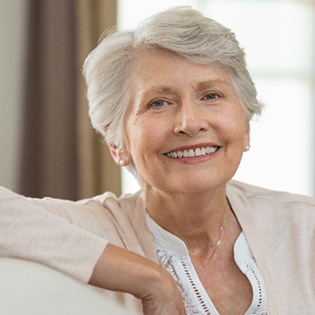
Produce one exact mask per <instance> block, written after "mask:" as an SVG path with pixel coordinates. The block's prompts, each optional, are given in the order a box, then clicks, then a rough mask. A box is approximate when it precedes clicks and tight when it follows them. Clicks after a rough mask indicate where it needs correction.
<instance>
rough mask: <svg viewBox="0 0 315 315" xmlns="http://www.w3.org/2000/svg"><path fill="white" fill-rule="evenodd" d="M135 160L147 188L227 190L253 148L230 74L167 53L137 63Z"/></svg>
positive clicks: (132, 120) (132, 116)
mask: <svg viewBox="0 0 315 315" xmlns="http://www.w3.org/2000/svg"><path fill="white" fill-rule="evenodd" d="M132 73H133V75H132V88H131V95H132V98H131V102H130V104H129V109H128V111H127V115H126V136H127V143H128V154H130V158H131V159H132V160H133V162H134V164H135V166H136V169H137V172H138V175H139V177H140V180H141V182H142V186H143V188H146V189H155V190H159V191H163V192H166V193H174V192H184V193H187V192H191V193H194V192H195V193H197V192H203V191H209V189H210V190H211V189H216V188H217V187H219V186H220V185H221V186H222V185H225V184H226V183H227V182H228V181H229V180H230V179H231V177H232V176H233V175H234V173H235V172H236V169H237V168H238V165H239V163H240V160H241V157H242V154H243V151H244V149H245V147H246V146H247V145H248V144H249V122H248V121H247V119H246V118H245V117H244V111H243V109H242V106H241V104H240V102H239V99H238V97H237V94H236V92H235V90H234V88H233V84H232V81H231V78H230V76H229V74H228V73H227V72H225V71H224V70H223V69H220V68H218V67H216V66H208V65H207V66H205V65H198V64H194V63H191V62H189V61H187V60H185V59H184V58H182V57H179V56H177V55H176V54H173V53H171V52H168V51H165V50H162V49H151V50H147V51H145V52H143V53H142V54H141V55H140V56H138V57H137V59H136V60H135V63H134V68H133V72H132Z"/></svg>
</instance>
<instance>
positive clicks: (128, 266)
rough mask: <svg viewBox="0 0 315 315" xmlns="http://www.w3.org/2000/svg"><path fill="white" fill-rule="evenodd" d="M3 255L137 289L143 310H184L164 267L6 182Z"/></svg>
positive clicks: (0, 237) (1, 198)
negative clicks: (8, 186)
mask: <svg viewBox="0 0 315 315" xmlns="http://www.w3.org/2000/svg"><path fill="white" fill-rule="evenodd" d="M69 206H71V205H70V204H69ZM0 256H6V257H17V258H21V259H26V260H32V261H35V262H38V263H41V264H44V265H47V266H49V267H52V268H55V269H57V270H59V271H62V272H64V273H66V274H69V275H70V276H72V277H74V278H76V279H78V280H81V281H83V282H90V284H93V285H96V286H99V287H101V288H104V289H108V290H114V291H122V292H128V293H130V294H133V295H134V296H136V297H137V298H139V299H141V300H142V304H143V310H144V314H150V315H158V314H163V315H167V314H170V315H177V314H178V315H182V314H185V312H184V307H183V305H182V304H183V302H182V298H181V296H180V293H179V292H178V290H177V287H176V285H175V283H174V282H173V280H172V279H171V277H170V276H169V274H168V273H167V272H166V271H165V270H164V269H163V268H162V267H160V266H159V265H157V264H156V263H154V262H151V261H149V260H148V259H146V258H144V257H142V256H139V255H137V254H135V253H133V252H130V251H128V250H126V249H123V248H119V247H117V246H114V245H110V244H108V242H107V241H106V240H105V239H103V238H102V237H99V236H97V235H95V234H93V233H91V232H89V231H86V230H84V229H82V228H81V227H79V226H76V225H74V224H71V223H69V221H67V220H66V219H65V218H62V217H59V216H58V215H55V214H51V213H49V212H47V209H45V208H44V206H43V204H40V203H34V202H32V201H31V200H30V199H28V198H25V197H24V196H21V195H18V194H16V193H14V192H11V191H10V190H8V189H5V188H1V187H0ZM89 280H90V281H89Z"/></svg>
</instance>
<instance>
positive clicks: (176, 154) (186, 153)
mask: <svg viewBox="0 0 315 315" xmlns="http://www.w3.org/2000/svg"><path fill="white" fill-rule="evenodd" d="M219 148H220V147H218V146H213V147H201V148H196V149H187V150H182V151H172V152H168V153H166V154H165V155H166V156H167V157H169V158H172V159H178V158H194V157H199V156H204V155H209V154H213V153H215V152H216V151H218V150H219Z"/></svg>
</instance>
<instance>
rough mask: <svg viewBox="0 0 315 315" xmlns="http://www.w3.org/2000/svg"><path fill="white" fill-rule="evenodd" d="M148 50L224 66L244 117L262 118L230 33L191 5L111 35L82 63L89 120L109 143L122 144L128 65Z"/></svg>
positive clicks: (233, 38)
mask: <svg viewBox="0 0 315 315" xmlns="http://www.w3.org/2000/svg"><path fill="white" fill-rule="evenodd" d="M152 47H158V48H163V49H166V50H169V51H172V52H174V53H176V54H178V55H180V56H182V57H184V58H187V59H189V60H191V61H192V62H195V63H198V64H216V65H219V66H221V67H223V68H224V69H226V70H227V71H228V72H229V73H230V75H231V78H232V81H233V84H234V86H235V88H236V91H237V93H238V96H239V99H240V102H241V103H242V105H243V108H244V113H245V115H246V117H247V118H248V119H251V118H252V116H253V115H255V114H256V115H258V114H260V112H261V109H262V104H261V103H260V102H259V101H258V100H257V92H256V88H255V85H254V83H253V81H252V79H251V77H250V75H249V73H248V70H247V68H246V62H245V54H244V51H243V50H242V49H241V48H240V46H239V43H238V41H237V40H236V38H235V35H234V33H232V32H231V31H230V30H229V29H228V28H226V27H225V26H223V25H221V24H219V23H217V22H216V21H214V20H212V19H209V18H207V17H204V16H203V15H202V14H201V13H200V12H198V11H196V10H193V9H191V8H190V7H176V8H172V9H169V10H166V11H164V12H161V13H158V14H156V15H153V16H152V17H150V18H148V19H146V20H145V21H143V22H142V23H141V24H139V26H138V27H137V28H135V29H134V30H129V31H115V32H111V33H110V34H108V35H107V36H106V37H105V38H103V39H102V40H101V41H100V42H99V44H98V46H97V47H96V48H95V49H94V50H93V51H92V52H91V53H90V54H89V56H88V57H87V59H86V60H85V63H84V66H83V74H84V77H85V79H86V83H87V98H88V102H89V115H90V119H91V122H92V125H93V127H94V128H95V129H96V130H97V131H99V132H100V133H102V134H103V136H104V137H105V139H106V141H107V142H108V143H111V144H114V145H116V146H117V147H122V146H123V145H124V144H125V132H124V121H125V119H124V117H125V113H126V110H127V107H128V103H129V100H130V77H131V75H130V71H131V65H132V61H133V59H134V57H135V56H136V54H137V53H139V51H140V50H143V49H148V48H152Z"/></svg>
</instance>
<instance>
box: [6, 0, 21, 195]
mask: <svg viewBox="0 0 315 315" xmlns="http://www.w3.org/2000/svg"><path fill="white" fill-rule="evenodd" d="M26 3H27V2H26V1H21V0H0V69H1V71H0V185H2V186H5V187H8V188H10V189H16V188H17V187H16V186H17V169H18V158H19V148H20V126H21V117H20V116H21V102H22V92H21V90H22V78H23V68H22V64H23V58H24V55H25V53H24V50H23V48H24V41H25V36H24V34H25V26H26V14H25V11H26Z"/></svg>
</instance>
